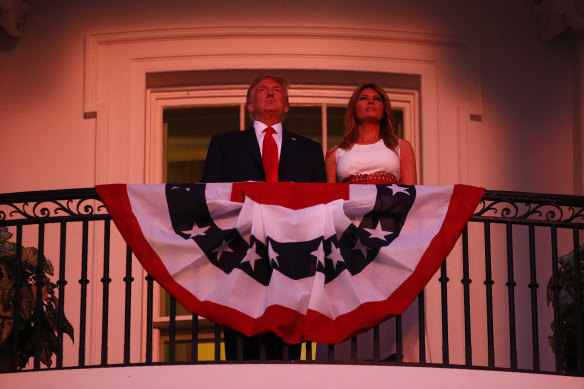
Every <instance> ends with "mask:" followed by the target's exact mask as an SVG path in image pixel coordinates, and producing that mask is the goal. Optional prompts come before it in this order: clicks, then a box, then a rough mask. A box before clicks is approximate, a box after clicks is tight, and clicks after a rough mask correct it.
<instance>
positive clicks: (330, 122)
mask: <svg viewBox="0 0 584 389" xmlns="http://www.w3.org/2000/svg"><path fill="white" fill-rule="evenodd" d="M346 110H347V109H346V108H345V107H330V106H329V107H327V109H326V117H327V130H328V134H327V146H328V148H329V149H330V148H331V147H334V146H337V145H338V144H339V143H341V140H343V134H344V133H345V112H346Z"/></svg>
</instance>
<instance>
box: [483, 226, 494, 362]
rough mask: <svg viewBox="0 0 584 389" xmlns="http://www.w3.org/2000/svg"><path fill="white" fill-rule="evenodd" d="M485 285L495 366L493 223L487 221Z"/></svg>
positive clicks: (490, 351)
mask: <svg viewBox="0 0 584 389" xmlns="http://www.w3.org/2000/svg"><path fill="white" fill-rule="evenodd" d="M484 231H485V287H486V290H485V292H486V300H487V301H486V302H487V345H488V346H487V348H488V364H489V367H494V366H495V340H494V336H493V284H494V281H493V275H492V270H491V224H490V223H489V222H485V224H484Z"/></svg>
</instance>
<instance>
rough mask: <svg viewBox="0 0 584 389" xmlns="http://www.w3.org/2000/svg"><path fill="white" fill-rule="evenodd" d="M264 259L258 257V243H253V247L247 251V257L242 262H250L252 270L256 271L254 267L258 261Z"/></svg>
mask: <svg viewBox="0 0 584 389" xmlns="http://www.w3.org/2000/svg"><path fill="white" fill-rule="evenodd" d="M259 259H262V257H261V256H259V255H258V253H257V252H256V242H253V245H252V246H251V247H250V248H249V250H247V253H245V257H243V259H242V260H241V262H249V264H250V266H251V270H255V269H254V266H255V263H256V261H257V260H259Z"/></svg>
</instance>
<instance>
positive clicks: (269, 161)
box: [262, 127, 278, 182]
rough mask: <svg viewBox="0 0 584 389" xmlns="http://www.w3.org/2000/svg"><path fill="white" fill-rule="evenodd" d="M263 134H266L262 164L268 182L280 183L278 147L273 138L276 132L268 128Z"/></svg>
mask: <svg viewBox="0 0 584 389" xmlns="http://www.w3.org/2000/svg"><path fill="white" fill-rule="evenodd" d="M263 132H264V133H265V134H266V135H265V136H264V143H263V144H262V162H263V163H264V172H266V182H278V146H277V145H276V141H275V140H274V137H273V136H272V134H275V133H276V131H274V129H273V128H272V127H267V128H266V129H265V130H264V131H263Z"/></svg>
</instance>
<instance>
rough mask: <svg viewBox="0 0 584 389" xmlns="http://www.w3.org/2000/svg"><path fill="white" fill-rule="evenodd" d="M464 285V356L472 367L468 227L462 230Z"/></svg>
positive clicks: (466, 362)
mask: <svg viewBox="0 0 584 389" xmlns="http://www.w3.org/2000/svg"><path fill="white" fill-rule="evenodd" d="M461 282H462V284H463V285H464V288H463V289H464V351H465V352H464V356H465V364H466V365H467V366H472V336H471V323H470V283H471V282H472V280H471V279H470V277H469V263H468V227H464V230H462V281H461Z"/></svg>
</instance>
